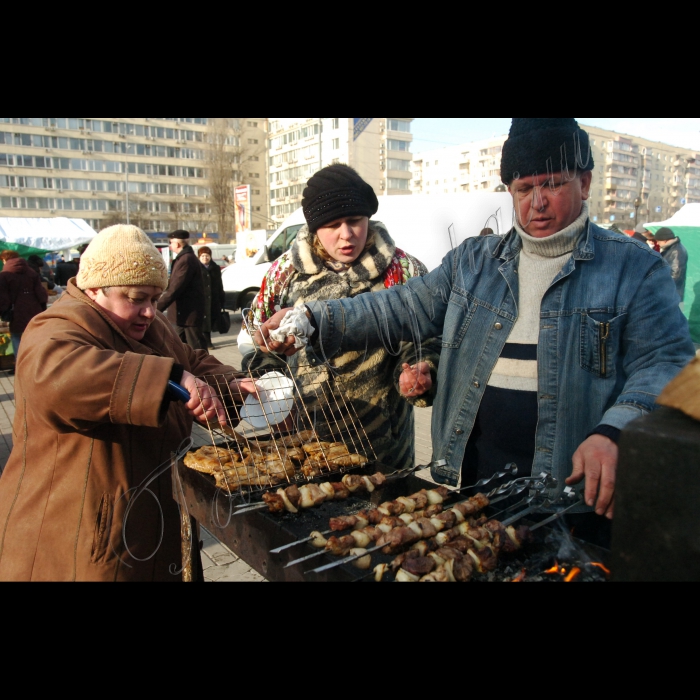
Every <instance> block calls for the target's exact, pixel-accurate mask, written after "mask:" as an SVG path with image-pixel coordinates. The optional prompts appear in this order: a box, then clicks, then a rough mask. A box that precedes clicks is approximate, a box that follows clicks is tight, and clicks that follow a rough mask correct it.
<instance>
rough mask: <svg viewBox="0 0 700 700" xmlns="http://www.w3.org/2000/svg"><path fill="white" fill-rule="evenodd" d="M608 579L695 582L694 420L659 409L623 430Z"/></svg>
mask: <svg viewBox="0 0 700 700" xmlns="http://www.w3.org/2000/svg"><path fill="white" fill-rule="evenodd" d="M612 571H613V578H614V580H615V581H679V582H680V581H698V580H700V423H699V422H697V421H695V420H693V419H692V418H689V417H687V416H686V415H684V414H683V413H681V412H680V411H676V410H674V409H670V408H660V409H659V410H657V411H656V412H654V413H653V414H652V415H649V416H646V417H644V418H641V419H639V420H636V421H634V422H633V423H632V424H631V425H630V426H629V427H628V428H627V429H626V430H625V431H623V433H622V438H621V441H620V463H619V468H618V482H617V491H616V498H615V520H614V525H613V558H612Z"/></svg>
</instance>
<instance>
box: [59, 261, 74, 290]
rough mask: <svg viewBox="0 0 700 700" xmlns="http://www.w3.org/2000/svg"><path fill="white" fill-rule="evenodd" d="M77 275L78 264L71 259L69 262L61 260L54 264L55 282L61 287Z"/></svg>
mask: <svg viewBox="0 0 700 700" xmlns="http://www.w3.org/2000/svg"><path fill="white" fill-rule="evenodd" d="M77 276H78V266H77V265H76V264H75V263H74V262H73V261H72V260H71V261H69V262H64V261H63V260H62V261H61V262H59V263H58V264H57V265H56V284H58V285H60V286H61V287H66V286H67V285H68V282H69V281H70V280H72V279H73V277H77Z"/></svg>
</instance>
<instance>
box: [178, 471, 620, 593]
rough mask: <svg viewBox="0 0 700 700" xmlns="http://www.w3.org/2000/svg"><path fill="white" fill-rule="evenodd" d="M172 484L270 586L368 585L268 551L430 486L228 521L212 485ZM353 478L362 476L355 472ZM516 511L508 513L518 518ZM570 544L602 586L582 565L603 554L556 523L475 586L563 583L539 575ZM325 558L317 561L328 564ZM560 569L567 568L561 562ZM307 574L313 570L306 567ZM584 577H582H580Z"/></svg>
mask: <svg viewBox="0 0 700 700" xmlns="http://www.w3.org/2000/svg"><path fill="white" fill-rule="evenodd" d="M173 466H174V477H175V478H174V481H175V483H178V482H179V483H180V484H181V486H182V496H181V499H182V502H184V504H185V506H186V508H187V511H188V512H189V515H191V516H192V517H193V518H194V519H195V520H196V521H197V522H199V523H200V524H201V525H202V526H203V527H205V528H207V530H209V531H210V532H212V533H213V534H214V535H215V537H217V538H218V539H219V540H220V541H221V542H222V543H223V544H225V545H226V546H227V547H228V548H229V549H230V550H231V551H232V552H234V553H235V554H236V555H237V556H239V557H240V558H241V559H242V560H243V561H245V562H246V563H247V564H248V565H249V566H251V567H252V568H253V569H255V570H256V571H257V572H258V573H260V574H261V575H262V576H264V577H265V578H267V579H268V580H269V581H275V582H302V581H305V582H359V581H372V580H373V577H372V572H363V571H359V570H358V569H356V568H355V567H354V566H353V565H352V564H346V565H343V566H340V567H337V568H334V569H330V570H327V571H324V572H322V573H315V574H308V573H306V572H307V571H308V568H307V567H304V566H300V567H291V568H285V567H286V566H287V564H289V563H290V562H292V561H294V560H295V559H297V558H298V557H300V556H302V555H303V554H304V553H309V552H313V551H314V550H313V549H311V548H310V547H306V548H304V547H300V548H294V549H289V550H285V551H283V552H281V553H280V554H271V553H270V552H271V551H272V550H275V549H278V548H280V547H283V546H285V545H289V544H291V543H293V542H296V541H298V540H301V539H303V538H305V537H306V536H308V534H309V533H310V532H312V531H314V530H321V531H322V530H325V529H326V528H327V526H328V521H329V519H330V518H334V517H340V516H344V515H352V514H354V513H357V512H359V511H360V510H363V509H366V508H369V507H371V506H376V505H378V504H379V503H380V502H383V501H385V500H387V499H392V498H395V497H397V496H398V495H405V494H409V493H414V492H417V491H420V490H421V489H423V488H430V487H431V486H432V485H431V484H429V483H428V482H426V481H424V480H422V479H419V478H417V477H415V476H409V477H407V478H405V479H400V480H396V481H393V482H389V484H388V485H387V488H385V489H384V490H383V491H380V492H375V493H374V494H372V496H371V498H361V497H351V498H350V499H348V500H347V501H341V502H330V503H324V504H323V505H321V506H320V507H318V508H314V509H311V510H307V511H303V512H300V513H299V514H298V515H291V514H286V515H272V514H270V513H269V512H268V511H267V510H256V511H252V512H248V513H246V514H243V515H236V516H233V517H232V516H231V512H230V510H229V505H228V500H229V499H227V498H226V496H225V494H223V492H222V491H221V490H219V489H217V488H216V487H215V485H214V483H213V481H212V480H211V479H210V478H209V477H206V476H205V475H202V474H199V473H197V472H194V471H192V470H191V469H187V468H186V467H185V466H184V464H183V463H182V462H176V463H175V464H174V465H173ZM359 473H363V470H361V471H360V472H359ZM498 509H499V506H495V507H494V508H493V509H491V511H487V515H493V514H494V511H496V510H498ZM521 510H522V509H514V510H512V511H511V512H514V513H516V514H517V513H518V512H520V511H521ZM522 522H523V523H524V524H528V525H530V524H532V525H534V524H535V521H532V520H523V521H522ZM566 540H570V542H571V543H575V546H576V549H577V557H578V562H579V564H581V567H582V569H583V571H584V576H582V577H581V578H582V580H605V575H604V574H603V573H602V572H601V570H600V569H595V570H594V569H591V568H590V567H588V569H586V568H585V564H584V563H583V560H585V561H586V562H591V561H592V562H600V563H602V564H604V565H606V566H607V565H608V563H609V560H608V557H609V553H608V552H606V551H605V550H602V549H599V548H596V547H593V546H591V545H588V544H587V543H585V542H580V541H578V540H575V539H574V538H570V537H567V536H566V535H565V531H564V530H561V528H560V527H559V526H558V524H557V523H554V524H552V525H551V526H547V527H544V528H542V529H540V530H538V531H537V532H536V533H535V541H534V542H533V543H532V544H530V545H528V546H527V547H526V548H525V549H524V550H523V551H522V552H519V553H517V554H515V555H509V556H504V557H503V558H502V560H501V561H500V563H499V568H498V570H497V571H495V572H492V573H490V574H487V575H477V576H475V578H474V581H475V582H489V581H510V580H513V579H514V578H517V575H518V574H519V573H520V572H521V571H522V570H523V569H525V570H527V572H528V578H526V580H535V581H551V582H558V581H563V580H564V577H560V576H556V575H545V574H544V572H545V571H546V570H547V569H548V568H550V567H551V566H552V564H553V563H555V562H557V561H559V559H560V558H561V557H560V553H561V550H562V543H563V542H564V541H566ZM393 558H394V555H384V554H382V553H377V554H375V555H374V557H373V565H374V564H381V563H385V564H388V563H389V562H390V561H391V560H392V559H393ZM333 560H334V558H333V557H331V556H328V557H327V558H325V559H322V560H321V561H325V562H331V561H333ZM561 563H562V564H567V563H568V562H567V561H566V560H565V559H561ZM312 568H313V567H312ZM586 574H587V576H586Z"/></svg>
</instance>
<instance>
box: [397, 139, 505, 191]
mask: <svg viewBox="0 0 700 700" xmlns="http://www.w3.org/2000/svg"><path fill="white" fill-rule="evenodd" d="M506 138H507V137H506V136H501V137H498V138H493V139H488V140H486V141H475V142H474V143H468V144H464V145H462V146H449V147H448V148H440V149H437V150H434V151H426V152H424V153H419V154H417V155H415V156H414V158H413V180H412V183H411V190H412V192H413V193H414V194H454V193H455V192H477V191H479V190H484V191H489V192H493V191H494V190H495V189H497V188H498V187H499V186H500V185H501V152H502V151H503V144H504V142H505V140H506Z"/></svg>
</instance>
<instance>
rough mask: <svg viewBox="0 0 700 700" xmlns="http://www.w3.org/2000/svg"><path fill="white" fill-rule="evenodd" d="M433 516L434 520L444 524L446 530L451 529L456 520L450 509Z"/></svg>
mask: <svg viewBox="0 0 700 700" xmlns="http://www.w3.org/2000/svg"><path fill="white" fill-rule="evenodd" d="M434 517H435V520H439V521H440V522H442V523H444V524H445V529H446V530H450V529H452V528H453V527H454V526H455V523H456V522H457V517H456V516H455V514H454V513H453V512H452V511H451V510H448V511H447V512H446V513H440V514H439V515H435V516H434Z"/></svg>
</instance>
